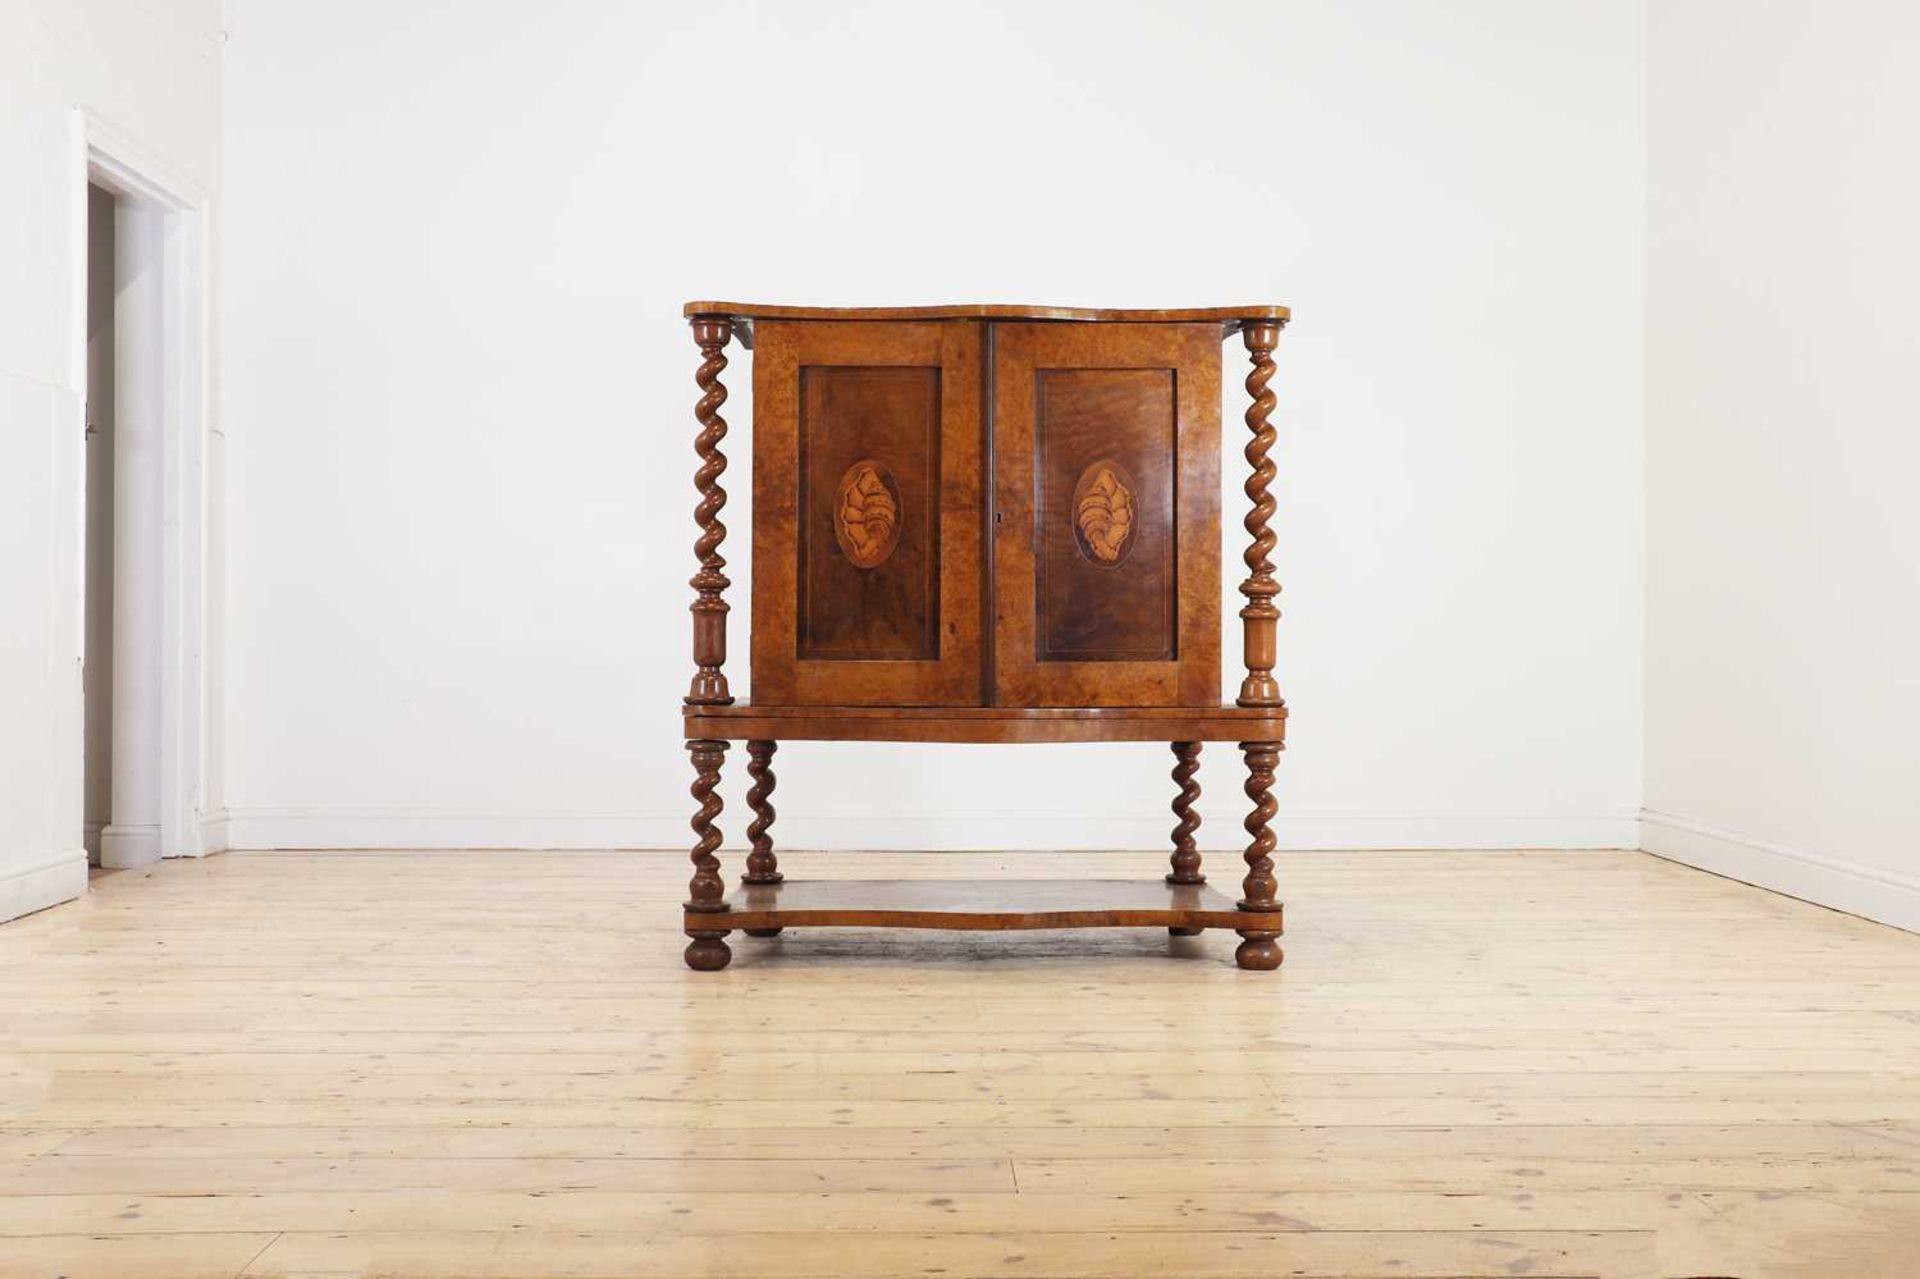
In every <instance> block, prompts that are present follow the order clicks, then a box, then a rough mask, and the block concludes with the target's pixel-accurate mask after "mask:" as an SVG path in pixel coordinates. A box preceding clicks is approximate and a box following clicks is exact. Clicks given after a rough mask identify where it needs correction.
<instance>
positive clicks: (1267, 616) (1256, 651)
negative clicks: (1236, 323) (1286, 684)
mask: <svg viewBox="0 0 1920 1279" xmlns="http://www.w3.org/2000/svg"><path fill="white" fill-rule="evenodd" d="M1283 323H1284V321H1278V320H1252V321H1248V323H1247V324H1246V326H1245V327H1244V328H1243V329H1241V331H1240V333H1241V337H1242V338H1243V339H1244V340H1245V341H1246V344H1247V352H1248V354H1249V355H1250V356H1251V357H1252V359H1253V371H1252V372H1251V373H1248V374H1247V394H1248V395H1250V396H1252V397H1253V403H1252V404H1250V405H1249V406H1248V407H1247V430H1249V431H1251V432H1252V433H1253V438H1252V439H1251V440H1249V441H1248V442H1247V465H1248V466H1250V467H1252V468H1253V474H1252V475H1250V476H1248V477H1247V487H1246V492H1247V498H1248V500H1250V501H1251V502H1252V503H1253V509H1252V510H1250V511H1248V512H1247V518H1246V529H1247V533H1248V535H1249V536H1251V537H1252V539H1253V541H1252V543H1251V544H1250V545H1248V547H1247V551H1246V557H1245V558H1246V563H1247V580H1246V581H1244V582H1242V583H1240V593H1241V594H1242V595H1244V596H1246V597H1247V602H1246V605H1245V606H1244V607H1242V608H1241V610H1240V618H1241V626H1242V634H1243V643H1244V646H1245V649H1246V662H1247V677H1246V678H1245V679H1244V680H1242V681H1241V682H1240V697H1239V702H1240V705H1242V706H1278V705H1280V704H1281V701H1280V686H1279V685H1278V684H1277V683H1275V682H1274V678H1273V663H1274V656H1275V641H1274V631H1275V630H1276V628H1277V624H1278V622H1279V620H1280V610H1279V609H1278V608H1277V607H1275V605H1274V602H1273V597H1274V596H1276V595H1278V594H1279V593H1280V583H1278V582H1276V581H1274V578H1273V561H1272V560H1271V559H1270V558H1269V557H1270V556H1271V555H1272V554H1273V548H1274V543H1275V539H1274V536H1273V529H1272V528H1271V527H1270V523H1271V521H1272V519H1273V513H1274V509H1275V506H1274V501H1273V498H1272V496H1271V495H1270V494H1269V493H1268V492H1267V490H1268V489H1269V488H1270V487H1271V486H1272V484H1273V477H1274V474H1275V471H1274V465H1273V462H1272V461H1271V460H1270V459H1269V458H1268V457H1267V454H1268V453H1269V452H1270V451H1271V450H1272V449H1273V441H1274V429H1273V424H1272V423H1271V422H1270V421H1269V420H1268V419H1269V418H1270V417H1271V416H1272V415H1273V403H1274V400H1273V392H1271V391H1269V390H1267V383H1268V382H1269V381H1271V380H1272V379H1273V348H1274V347H1275V346H1276V345H1278V344H1279V341H1280V329H1281V326H1282V324H1283Z"/></svg>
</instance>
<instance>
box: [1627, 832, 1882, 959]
mask: <svg viewBox="0 0 1920 1279" xmlns="http://www.w3.org/2000/svg"><path fill="white" fill-rule="evenodd" d="M1640 830H1641V835H1640V847H1641V848H1643V849H1645V850H1646V851H1647V852H1649V853H1652V854H1654V855H1655V856H1658V857H1665V858H1667V859H1668V860H1669V861H1676V862H1681V863H1683V864H1685V865H1688V866H1694V867H1697V868H1699V869H1700V870H1707V871H1712V872H1713V873H1714V874H1716V875H1725V876H1726V877H1727V878H1729V879H1737V880H1739V881H1740V882H1741V883H1743V884H1753V885H1755V886H1756V887H1759V888H1768V889H1772V890H1773V891H1774V892H1776V893H1785V894H1786V895H1787V896H1789V897H1798V898H1799V899H1800V900H1801V901H1808V902H1813V903H1814V904H1816V905H1819V906H1829V907H1831V908H1833V909H1834V910H1843V911H1846V912H1847V913H1848V914H1850V915H1860V916H1863V917H1865V918H1867V919H1872V920H1877V921H1879V922H1880V923H1883V924H1892V925H1893V926H1894V927H1895V928H1904V929H1906V930H1907V931H1909V932H1920V878H1916V877H1915V876H1912V875H1902V874H1899V873H1897V872H1892V871H1886V870H1882V869H1880V868H1878V867H1871V866H1862V865H1859V864H1858V863H1855V862H1849V861H1845V860H1843V859H1841V858H1838V857H1830V856H1826V855H1824V854H1821V853H1815V852H1810V851H1808V850H1806V849H1801V848H1789V847H1788V846H1786V845H1784V844H1776V843H1771V842H1769V841H1767V840H1762V839H1756V838H1754V837H1753V836H1750V835H1744V834H1741V833H1739V832H1736V831H1730V830H1725V829H1723V828H1720V827H1716V826H1709V825H1707V824H1705V823H1703V822H1695V821H1689V820H1688V819H1686V818H1684V817H1676V816H1674V815H1673V814H1671V813H1660V812H1655V811H1653V810H1651V809H1648V810H1647V811H1645V812H1643V813H1642V814H1641V818H1640Z"/></svg>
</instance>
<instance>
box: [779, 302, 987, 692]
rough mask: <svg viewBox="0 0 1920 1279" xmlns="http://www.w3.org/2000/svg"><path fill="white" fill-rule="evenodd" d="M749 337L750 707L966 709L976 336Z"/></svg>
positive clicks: (977, 489) (818, 330) (978, 479)
mask: <svg viewBox="0 0 1920 1279" xmlns="http://www.w3.org/2000/svg"><path fill="white" fill-rule="evenodd" d="M756 329H757V331H756V333H755V341H754V361H753V363H754V368H753V397H754V414H753V421H754V449H753V504H754V512H753V516H754V519H753V526H754V527H753V701H754V702H755V703H756V704H759V705H865V706H948V705H969V704H970V705H976V706H977V705H979V704H980V701H981V698H982V694H983V682H984V681H983V674H982V659H981V652H980V650H981V631H982V606H981V594H980V578H981V568H982V562H983V560H984V557H985V543H984V533H983V530H982V520H983V516H982V509H983V506H984V502H983V498H984V493H983V488H984V485H985V475H984V471H983V463H982V447H981V446H982V438H983V419H982V416H981V369H980V351H981V346H982V342H981V326H980V324H979V323H977V322H974V321H943V322H939V323H913V324H904V323H893V322H885V323H882V322H849V323H826V322H819V321H787V322H782V321H765V322H762V323H761V324H759V325H757V326H756Z"/></svg>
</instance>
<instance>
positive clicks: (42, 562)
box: [0, 0, 220, 919]
mask: <svg viewBox="0 0 1920 1279" xmlns="http://www.w3.org/2000/svg"><path fill="white" fill-rule="evenodd" d="M219 18H220V6H219V4H218V0H171V2H164V0H152V2H150V3H145V4H139V5H134V4H125V3H114V2H113V0H11V2H9V3H5V4H0V600H4V601H5V608H6V614H5V618H4V623H3V624H0V725H4V726H5V731H4V732H0V919H7V918H11V917H12V916H14V915H18V914H22V913H24V912H26V911H29V910H37V909H39V908H41V907H43V906H47V905H51V904H52V903H54V902H58V901H63V900H66V899H67V898H70V897H73V896H75V895H77V894H78V893H79V892H81V891H82V889H83V888H84V887H85V884H86V854H85V851H84V850H83V848H82V846H81V822H82V814H81V723H82V716H81V696H80V655H81V648H82V637H81V632H80V605H79V600H80V594H79V593H80V590H81V543H82V539H81V501H80V495H81V493H82V491H83V488H84V475H83V468H82V445H81V442H80V432H81V418H80V405H81V403H82V401H83V399H84V396H85V391H86V387H85V376H86V369H85V359H84V342H85V333H84V328H83V325H82V322H81V318H82V315H83V310H84V306H85V297H84V295H83V293H82V292H81V290H80V288H79V276H80V271H79V270H78V263H79V261H80V255H81V253H82V252H83V251H84V242H83V241H82V240H81V239H80V237H81V236H83V235H84V226H85V212H84V207H83V205H82V204H81V202H80V199H79V193H80V190H81V187H80V183H81V182H82V180H83V161H82V160H81V158H80V155H79V153H78V152H77V151H76V149H75V146H74V134H73V111H74V108H75V107H76V106H85V107H87V108H89V109H91V110H92V111H93V112H95V113H96V115H97V116H98V117H99V118H100V119H102V120H104V121H106V122H108V123H110V124H112V125H114V126H116V127H117V128H118V129H119V130H120V132H121V133H123V134H124V135H126V136H127V137H129V138H132V139H134V140H135V141H136V142H137V143H139V144H140V145H142V146H143V147H145V148H146V149H148V150H150V151H151V152H152V153H153V154H154V155H156V156H159V157H161V158H163V159H164V160H165V161H166V162H167V163H168V164H169V165H170V166H172V167H173V168H175V169H176V170H178V171H179V172H181V173H184V174H186V175H187V176H188V177H189V178H190V179H191V180H192V181H194V182H195V183H197V184H198V185H199V186H200V187H201V189H202V190H203V191H206V192H207V193H209V194H210V195H211V194H213V193H215V192H217V191H218V189H219V179H220V127H219V117H220V44H219V26H220V22H219Z"/></svg>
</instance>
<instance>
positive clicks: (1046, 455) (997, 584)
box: [993, 323, 1220, 706]
mask: <svg viewBox="0 0 1920 1279" xmlns="http://www.w3.org/2000/svg"><path fill="white" fill-rule="evenodd" d="M1219 353H1220V336H1219V329H1218V327H1217V326H1213V325H1175V324H1166V325H1162V324H1115V325H1095V324H1072V323H1062V324H1001V325H997V326H996V327H995V331H994V341H993V377H994V478H995V489H994V501H995V519H996V521H997V522H996V525H995V528H994V595H995V624H994V638H995V667H996V669H995V680H994V684H995V689H994V691H995V700H996V701H997V703H998V704H1000V705H1008V706H1020V705H1026V706H1154V705H1187V706H1204V705H1212V704H1217V703H1218V701H1219V699H1220V634H1219V632H1220V599H1219V596H1220V548H1219V537H1220V534H1219V529H1220V509H1219V507H1220V498H1219V483H1220V464H1219V448H1220V409H1219V405H1220V354H1219Z"/></svg>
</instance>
